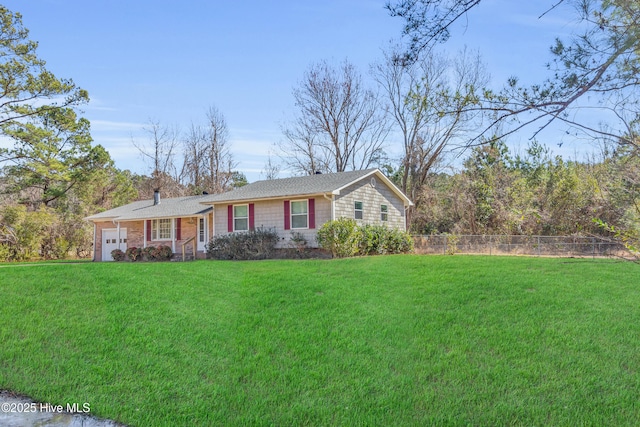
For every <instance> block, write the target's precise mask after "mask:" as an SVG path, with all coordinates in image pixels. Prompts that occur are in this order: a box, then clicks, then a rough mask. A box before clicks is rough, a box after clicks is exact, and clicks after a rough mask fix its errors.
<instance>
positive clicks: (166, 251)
mask: <svg viewBox="0 0 640 427" xmlns="http://www.w3.org/2000/svg"><path fill="white" fill-rule="evenodd" d="M172 256H173V251H172V250H171V246H167V245H159V246H147V247H146V248H144V249H142V259H143V260H145V261H169V260H170V259H171V257H172Z"/></svg>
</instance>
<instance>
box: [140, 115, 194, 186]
mask: <svg viewBox="0 0 640 427" xmlns="http://www.w3.org/2000/svg"><path fill="white" fill-rule="evenodd" d="M144 131H145V132H146V133H147V135H148V141H146V142H144V143H141V142H138V141H135V140H134V141H133V145H134V146H135V147H136V148H137V149H138V151H139V152H140V155H141V156H142V159H143V161H144V162H145V163H147V164H148V165H149V168H150V169H151V184H152V186H153V189H154V190H161V189H162V190H164V192H165V193H167V192H168V193H169V194H168V195H171V196H179V195H181V194H175V193H176V192H177V193H181V192H182V191H178V187H176V185H175V184H176V183H177V182H178V181H179V176H178V168H177V167H176V163H175V156H176V151H177V150H178V134H179V132H178V130H177V128H174V127H169V126H163V125H161V124H160V122H159V121H158V120H153V119H151V120H149V125H148V127H145V128H144ZM143 193H145V192H143Z"/></svg>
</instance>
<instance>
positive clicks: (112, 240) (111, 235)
mask: <svg viewBox="0 0 640 427" xmlns="http://www.w3.org/2000/svg"><path fill="white" fill-rule="evenodd" d="M114 249H118V229H117V228H107V229H104V230H102V260H103V261H113V258H112V257H111V251H112V250H114ZM120 249H121V250H122V251H123V252H124V251H126V250H127V229H126V228H121V229H120Z"/></svg>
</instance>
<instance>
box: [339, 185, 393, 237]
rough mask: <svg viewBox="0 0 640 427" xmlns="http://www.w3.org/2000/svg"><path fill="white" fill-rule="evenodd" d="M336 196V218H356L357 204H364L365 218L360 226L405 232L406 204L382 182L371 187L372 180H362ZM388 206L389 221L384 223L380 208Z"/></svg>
mask: <svg viewBox="0 0 640 427" xmlns="http://www.w3.org/2000/svg"><path fill="white" fill-rule="evenodd" d="M340 193H341V194H340V195H339V196H336V218H340V217H345V218H354V205H355V202H356V201H358V202H362V204H363V206H362V208H363V216H362V220H358V223H359V224H378V225H387V226H388V227H392V228H399V229H402V230H404V228H405V220H404V202H403V200H402V199H401V198H400V197H398V196H397V195H396V193H394V192H393V190H391V189H390V188H389V187H387V186H386V185H385V184H384V183H383V182H382V180H380V179H376V185H375V187H373V186H372V185H371V178H370V177H367V178H365V179H362V180H360V181H358V182H356V183H354V184H352V185H350V186H348V187H346V188H344V189H342V191H341V192H340ZM381 205H387V209H388V221H382V219H381V216H380V206H381Z"/></svg>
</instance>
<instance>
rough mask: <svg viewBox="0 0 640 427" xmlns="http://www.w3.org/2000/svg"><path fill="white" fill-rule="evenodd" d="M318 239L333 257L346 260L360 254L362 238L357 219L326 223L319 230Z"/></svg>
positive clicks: (343, 219) (341, 219)
mask: <svg viewBox="0 0 640 427" xmlns="http://www.w3.org/2000/svg"><path fill="white" fill-rule="evenodd" d="M316 239H317V240H318V244H319V245H320V246H321V247H322V248H324V249H326V250H328V251H329V252H331V255H332V256H333V257H337V258H344V257H351V256H355V255H357V254H358V251H359V246H360V239H361V237H360V233H359V231H358V223H357V222H356V220H355V219H351V218H338V219H336V220H333V221H328V222H325V223H324V224H323V225H322V227H320V230H318V234H317V236H316Z"/></svg>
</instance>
